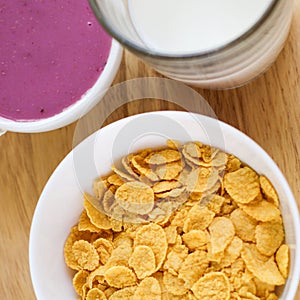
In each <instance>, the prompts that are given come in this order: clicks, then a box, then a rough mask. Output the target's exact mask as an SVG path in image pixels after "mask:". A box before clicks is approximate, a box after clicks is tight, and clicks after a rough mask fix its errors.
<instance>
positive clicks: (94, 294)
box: [85, 288, 107, 300]
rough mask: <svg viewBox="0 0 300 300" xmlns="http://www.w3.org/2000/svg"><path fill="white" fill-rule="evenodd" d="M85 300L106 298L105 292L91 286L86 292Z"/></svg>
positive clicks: (102, 299) (103, 299) (105, 299)
mask: <svg viewBox="0 0 300 300" xmlns="http://www.w3.org/2000/svg"><path fill="white" fill-rule="evenodd" d="M85 299H86V300H107V298H106V296H105V294H104V293H103V292H102V291H101V290H99V289H97V288H92V289H91V290H89V291H88V293H87V294H86V298H85Z"/></svg>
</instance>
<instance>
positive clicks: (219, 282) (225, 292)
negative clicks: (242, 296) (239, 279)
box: [192, 272, 230, 300]
mask: <svg viewBox="0 0 300 300" xmlns="http://www.w3.org/2000/svg"><path fill="white" fill-rule="evenodd" d="M192 291H193V293H194V295H195V296H196V298H197V299H199V300H229V298H230V283H229V280H228V278H227V277H226V275H224V273H222V272H212V273H208V274H206V275H204V276H203V277H201V278H200V279H199V280H198V281H197V282H196V283H195V284H194V285H193V287H192Z"/></svg>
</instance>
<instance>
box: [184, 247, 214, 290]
mask: <svg viewBox="0 0 300 300" xmlns="http://www.w3.org/2000/svg"><path fill="white" fill-rule="evenodd" d="M208 265H209V261H208V258H207V253H206V251H202V250H196V251H195V252H192V253H190V254H189V255H188V256H187V257H186V259H185V260H184V262H183V264H182V265H181V267H180V269H179V272H178V277H179V278H181V279H183V281H184V286H185V287H187V288H189V289H190V288H191V287H192V286H193V284H194V283H195V282H196V281H197V280H198V279H199V278H200V277H201V276H202V275H203V274H204V273H205V271H206V269H207V268H208Z"/></svg>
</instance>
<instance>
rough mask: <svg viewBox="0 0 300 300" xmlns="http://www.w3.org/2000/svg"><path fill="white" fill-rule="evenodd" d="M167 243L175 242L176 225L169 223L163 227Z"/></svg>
mask: <svg viewBox="0 0 300 300" xmlns="http://www.w3.org/2000/svg"><path fill="white" fill-rule="evenodd" d="M164 231H165V233H166V238H167V242H168V244H175V243H176V238H177V227H176V226H172V225H169V226H167V227H165V228H164Z"/></svg>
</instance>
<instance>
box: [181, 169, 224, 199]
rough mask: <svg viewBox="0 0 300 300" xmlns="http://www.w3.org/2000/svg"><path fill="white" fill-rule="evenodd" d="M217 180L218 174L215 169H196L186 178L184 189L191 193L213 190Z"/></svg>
mask: <svg viewBox="0 0 300 300" xmlns="http://www.w3.org/2000/svg"><path fill="white" fill-rule="evenodd" d="M218 180H219V174H218V171H217V170H216V169H215V168H204V167H201V168H196V169H194V170H192V171H191V172H190V173H189V175H188V177H187V186H186V189H187V191H189V192H193V193H203V192H205V191H207V190H210V189H211V188H213V187H214V186H215V184H216V183H217V181H218Z"/></svg>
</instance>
